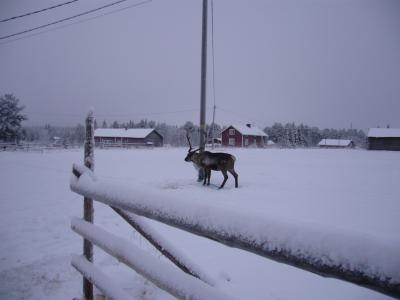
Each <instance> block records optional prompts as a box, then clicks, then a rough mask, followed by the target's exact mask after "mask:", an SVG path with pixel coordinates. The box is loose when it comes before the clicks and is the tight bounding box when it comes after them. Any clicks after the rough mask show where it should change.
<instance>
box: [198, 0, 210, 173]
mask: <svg viewBox="0 0 400 300" xmlns="http://www.w3.org/2000/svg"><path fill="white" fill-rule="evenodd" d="M207 12H208V0H203V21H202V37H201V91H200V145H199V148H200V152H202V151H204V149H205V144H206V140H205V137H206V96H207V95H206V94H207ZM203 176H204V174H203V170H202V169H200V170H199V180H202V179H203Z"/></svg>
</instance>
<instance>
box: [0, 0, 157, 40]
mask: <svg viewBox="0 0 400 300" xmlns="http://www.w3.org/2000/svg"><path fill="white" fill-rule="evenodd" d="M126 1H129V0H119V1H116V2H113V3H110V4H107V5H104V6H101V7H98V8H95V9H91V10H88V11H85V12H83V13H80V14H77V15H74V16H71V17H68V18H64V19H61V20H58V21H54V22H51V23H47V24H45V25H41V26H38V27H34V28H31V29H27V30H24V31H21V32H17V33H13V34H10V35H6V36H2V37H0V40H4V39H7V38H10V37H13V36H17V35H21V34H24V33H28V32H32V31H34V30H38V29H42V28H45V27H48V26H51V25H55V24H58V23H61V22H65V21H69V20H72V19H74V18H78V17H81V16H84V15H87V14H90V13H93V12H96V11H99V10H101V9H104V8H107V7H110V6H114V5H117V4H120V3H122V2H126ZM151 1H152V0H146V1H142V2H140V3H137V4H136V5H134V6H139V5H142V4H145V3H148V2H151Z"/></svg>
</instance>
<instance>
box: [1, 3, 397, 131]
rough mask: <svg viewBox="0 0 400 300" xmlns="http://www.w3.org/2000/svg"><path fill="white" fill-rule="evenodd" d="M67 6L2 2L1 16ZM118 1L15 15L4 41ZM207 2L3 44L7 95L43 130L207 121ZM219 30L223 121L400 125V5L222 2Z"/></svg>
mask: <svg viewBox="0 0 400 300" xmlns="http://www.w3.org/2000/svg"><path fill="white" fill-rule="evenodd" d="M65 1H66V0H59V1H49V0H36V1H30V0H1V1H0V19H4V18H6V17H12V16H15V15H19V14H22V13H25V12H30V11H33V10H37V9H41V8H45V7H47V6H51V5H54V4H58V3H61V2H65ZM113 1H115V0H107V1H106V0H102V1H95V0H80V1H78V2H75V3H74V4H71V5H68V6H66V7H61V8H57V9H53V10H51V11H48V12H44V13H40V14H36V15H33V16H29V17H24V18H20V19H17V20H13V21H9V22H3V23H0V36H5V35H8V34H11V33H15V32H18V31H21V30H24V29H29V28H31V27H35V26H39V25H42V24H45V23H48V22H52V21H55V20H58V19H61V18H65V17H69V16H71V15H74V14H77V13H80V12H83V11H85V10H88V9H92V8H95V7H98V6H101V5H104V4H106V3H110V2H113ZM138 2H139V1H136V0H131V1H127V2H125V3H123V4H120V5H118V6H114V7H112V8H109V9H106V10H103V11H100V12H97V13H95V14H91V15H87V16H86V17H83V18H79V19H75V20H72V21H70V22H66V23H63V24H71V23H74V22H76V21H78V20H85V19H88V18H91V17H93V16H98V15H100V14H104V13H106V12H110V11H113V10H116V9H119V8H123V7H127V6H131V5H133V4H135V3H138ZM201 8H202V0H153V1H151V2H149V3H147V4H144V5H142V6H140V7H132V8H130V9H127V10H123V11H120V12H116V13H113V14H110V15H107V16H103V17H100V18H96V19H93V20H90V21H87V22H83V23H79V24H75V25H71V26H67V27H63V28H61V29H57V30H53V31H49V32H46V33H43V34H39V35H36V36H32V37H27V38H23V39H20V40H17V41H14V42H9V43H8V41H9V40H11V39H6V40H0V94H4V93H13V94H14V95H15V96H17V97H18V98H19V99H20V100H21V102H22V104H24V105H26V109H25V112H26V113H27V115H28V116H29V119H30V120H29V122H28V124H31V125H40V124H44V123H51V124H54V125H75V124H76V123H78V122H82V121H83V118H84V116H85V114H86V112H87V110H88V108H90V107H93V108H94V110H95V115H96V116H97V119H98V120H100V121H102V120H103V119H106V120H107V121H108V122H110V121H112V120H119V121H127V120H130V119H132V120H135V121H138V120H139V119H141V118H147V119H154V120H157V121H166V122H168V123H170V124H178V125H180V124H183V123H184V121H186V120H190V121H193V122H195V123H198V120H199V99H200V46H201ZM210 19H211V16H210ZM59 26H60V25H56V26H53V27H49V28H47V29H43V30H39V31H38V32H43V31H46V30H48V29H52V28H55V27H59ZM209 28H210V27H209ZM214 32H215V37H214V39H215V84H216V86H215V87H216V105H217V107H218V108H217V115H216V121H217V123H220V124H225V125H228V124H229V123H253V124H256V125H258V126H260V127H264V126H266V125H271V124H272V123H273V122H282V123H286V122H292V121H293V122H296V123H300V122H303V123H306V124H309V125H316V126H319V127H335V128H348V127H350V124H351V123H352V124H353V127H356V128H361V129H366V128H368V127H375V126H377V125H380V126H386V125H387V124H390V125H391V126H392V127H400V117H399V112H400V1H398V0H247V1H244V0H241V1H239V0H214ZM209 34H211V31H209ZM27 35H29V34H27ZM27 35H23V36H19V37H24V36H27ZM209 37H210V35H209ZM210 45H211V44H210V43H209V46H210ZM210 48H211V47H210ZM210 60H211V55H210V53H209V62H210ZM209 71H211V64H209ZM211 78H212V77H211V72H209V79H210V80H209V85H208V100H207V106H208V107H209V109H208V111H207V122H211V117H212V110H211V108H212V106H213V98H212V93H211V83H212V81H211Z"/></svg>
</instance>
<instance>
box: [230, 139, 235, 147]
mask: <svg viewBox="0 0 400 300" xmlns="http://www.w3.org/2000/svg"><path fill="white" fill-rule="evenodd" d="M228 145H229V146H235V145H236V140H235V138H229V139H228Z"/></svg>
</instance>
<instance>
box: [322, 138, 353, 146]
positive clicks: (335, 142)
mask: <svg viewBox="0 0 400 300" xmlns="http://www.w3.org/2000/svg"><path fill="white" fill-rule="evenodd" d="M318 147H320V148H354V147H355V144H354V142H353V141H352V140H342V139H323V140H321V141H320V142H319V143H318Z"/></svg>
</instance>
